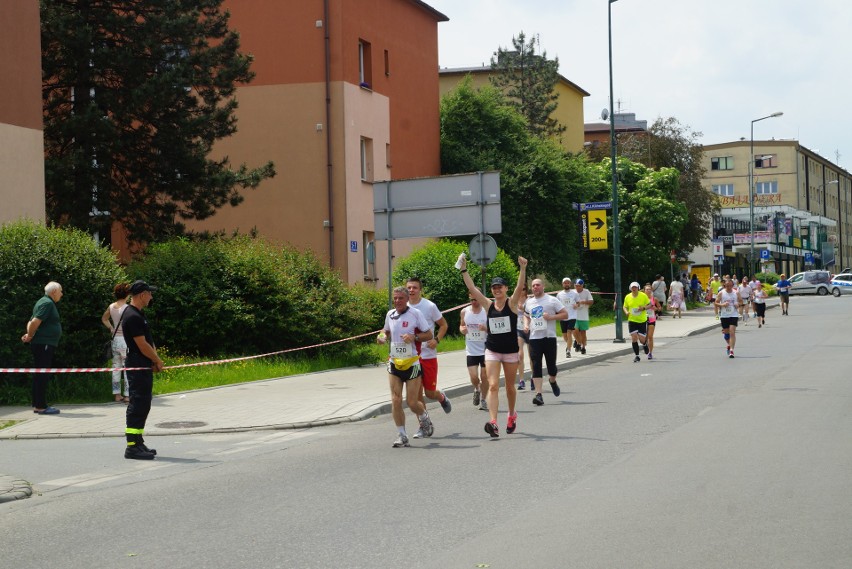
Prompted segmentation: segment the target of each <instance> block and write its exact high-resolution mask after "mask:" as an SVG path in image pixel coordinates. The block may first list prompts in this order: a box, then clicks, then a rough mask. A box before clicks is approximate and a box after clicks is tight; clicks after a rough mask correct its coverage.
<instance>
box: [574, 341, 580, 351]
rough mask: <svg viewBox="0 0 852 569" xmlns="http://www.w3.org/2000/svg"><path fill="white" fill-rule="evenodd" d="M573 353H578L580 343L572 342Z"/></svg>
mask: <svg viewBox="0 0 852 569" xmlns="http://www.w3.org/2000/svg"><path fill="white" fill-rule="evenodd" d="M574 351H575V352H579V351H580V343H579V342H577V341H574Z"/></svg>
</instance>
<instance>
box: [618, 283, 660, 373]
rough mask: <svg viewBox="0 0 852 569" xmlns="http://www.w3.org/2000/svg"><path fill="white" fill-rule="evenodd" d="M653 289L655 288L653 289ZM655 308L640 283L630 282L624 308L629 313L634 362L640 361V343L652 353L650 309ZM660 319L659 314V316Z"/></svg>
mask: <svg viewBox="0 0 852 569" xmlns="http://www.w3.org/2000/svg"><path fill="white" fill-rule="evenodd" d="M651 290H653V288H652V289H651ZM649 309H653V305H652V304H651V299H650V298H648V296H647V295H646V294H645V293H644V292H639V283H637V282H636V281H633V282H632V283H630V294H628V295H626V296H625V297H624V305H623V306H622V310H623V311H624V313H625V314H626V315H627V330H628V331H629V332H630V341H631V342H632V343H633V354H634V358H633V363H636V362H638V361H639V360H640V359H641V358H640V357H639V344H642V349H643V350H644V351H645V353H646V354H650V353H651V350H650V348H648V344H647V336H648V310H649ZM657 318H658V319H659V316H658V317H657Z"/></svg>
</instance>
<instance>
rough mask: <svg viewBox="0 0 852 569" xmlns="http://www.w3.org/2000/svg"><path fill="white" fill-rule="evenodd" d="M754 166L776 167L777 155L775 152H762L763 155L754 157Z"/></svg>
mask: <svg viewBox="0 0 852 569" xmlns="http://www.w3.org/2000/svg"><path fill="white" fill-rule="evenodd" d="M754 167H755V168H777V167H778V156H777V155H776V154H764V155H763V156H755V157H754Z"/></svg>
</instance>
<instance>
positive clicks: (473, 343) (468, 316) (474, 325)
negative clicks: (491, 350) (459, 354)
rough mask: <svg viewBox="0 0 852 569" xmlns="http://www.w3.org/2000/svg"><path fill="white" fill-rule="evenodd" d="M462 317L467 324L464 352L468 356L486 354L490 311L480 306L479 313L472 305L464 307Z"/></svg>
mask: <svg viewBox="0 0 852 569" xmlns="http://www.w3.org/2000/svg"><path fill="white" fill-rule="evenodd" d="M461 313H462V318H463V319H464V323H465V326H467V335H466V336H465V337H464V353H465V354H466V355H468V356H484V355H485V337H486V336H487V335H488V313H487V312H486V311H485V309H483V308H482V307H480V309H479V314H477V313H475V312H473V309H472V308H471V307H470V306H465V307H464V308H462V311H461Z"/></svg>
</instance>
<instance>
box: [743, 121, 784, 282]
mask: <svg viewBox="0 0 852 569" xmlns="http://www.w3.org/2000/svg"><path fill="white" fill-rule="evenodd" d="M783 114H784V113H782V112H780V111H779V112H777V113H772V114H771V115H766V116H765V117H760V118H759V119H754V120H753V121H751V152H750V153H749V162H748V232H749V235H750V238H751V239H750V240H751V249H750V250H749V254H748V266H749V272H750V273H751V274H754V273H755V270H754V123H756V122H760V121H763V120H766V119H773V118H775V117H780V116H781V115H783Z"/></svg>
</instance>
